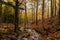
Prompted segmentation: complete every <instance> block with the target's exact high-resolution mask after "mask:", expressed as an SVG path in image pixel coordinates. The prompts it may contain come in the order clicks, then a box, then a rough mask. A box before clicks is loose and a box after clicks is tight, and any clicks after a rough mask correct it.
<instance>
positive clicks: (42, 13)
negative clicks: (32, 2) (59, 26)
mask: <svg viewBox="0 0 60 40" xmlns="http://www.w3.org/2000/svg"><path fill="white" fill-rule="evenodd" d="M42 2H43V4H42V27H43V29H44V30H45V28H44V3H45V1H44V0H42Z"/></svg>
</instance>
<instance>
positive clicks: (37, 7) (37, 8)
mask: <svg viewBox="0 0 60 40" xmlns="http://www.w3.org/2000/svg"><path fill="white" fill-rule="evenodd" d="M37 23H38V0H37V2H36V25H37Z"/></svg>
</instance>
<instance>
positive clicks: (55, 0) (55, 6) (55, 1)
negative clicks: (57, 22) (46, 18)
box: [55, 0, 56, 16]
mask: <svg viewBox="0 0 60 40" xmlns="http://www.w3.org/2000/svg"><path fill="white" fill-rule="evenodd" d="M55 16H56V0H55Z"/></svg>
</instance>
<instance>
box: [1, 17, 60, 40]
mask: <svg viewBox="0 0 60 40" xmlns="http://www.w3.org/2000/svg"><path fill="white" fill-rule="evenodd" d="M58 22H59V20H58V17H57V16H56V17H53V18H46V19H44V22H43V24H42V20H39V21H38V24H37V25H36V23H35V22H32V23H28V24H27V25H28V27H24V26H23V25H19V26H20V30H19V31H17V32H14V30H13V29H14V25H13V24H11V23H9V24H7V23H0V40H60V25H59V24H58ZM43 25H44V26H43Z"/></svg>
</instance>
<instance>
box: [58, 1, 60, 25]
mask: <svg viewBox="0 0 60 40" xmlns="http://www.w3.org/2000/svg"><path fill="white" fill-rule="evenodd" d="M58 18H59V21H58V24H59V25H60V0H59V11H58Z"/></svg>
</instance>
